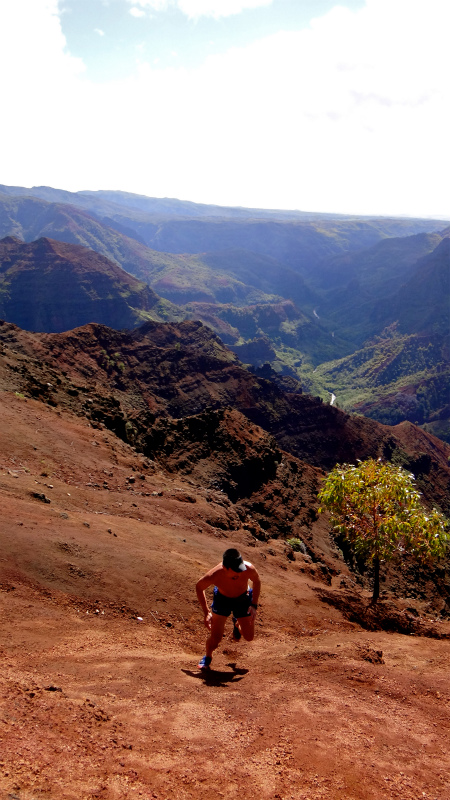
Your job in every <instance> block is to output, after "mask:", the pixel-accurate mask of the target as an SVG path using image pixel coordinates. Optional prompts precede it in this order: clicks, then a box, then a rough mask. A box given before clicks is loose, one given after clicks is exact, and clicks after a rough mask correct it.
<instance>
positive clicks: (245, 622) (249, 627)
mask: <svg viewBox="0 0 450 800" xmlns="http://www.w3.org/2000/svg"><path fill="white" fill-rule="evenodd" d="M237 621H238V625H239V630H240V631H241V633H242V636H243V637H244V639H245V641H246V642H251V641H253V639H254V638H255V618H254V617H253V616H248V617H238V619H237Z"/></svg>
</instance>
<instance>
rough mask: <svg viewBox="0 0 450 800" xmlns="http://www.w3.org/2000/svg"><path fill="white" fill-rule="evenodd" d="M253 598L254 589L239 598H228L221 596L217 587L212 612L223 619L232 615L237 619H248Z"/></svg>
mask: <svg viewBox="0 0 450 800" xmlns="http://www.w3.org/2000/svg"><path fill="white" fill-rule="evenodd" d="M252 597H253V589H249V590H248V591H247V592H244V594H240V595H239V597H226V596H225V595H224V594H220V592H219V590H218V588H217V586H215V587H214V597H213V602H212V606H211V611H213V612H214V614H219V616H221V617H229V616H230V614H231V613H232V614H233V617H236V619H240V618H241V617H248V616H249V608H250V604H251V602H252Z"/></svg>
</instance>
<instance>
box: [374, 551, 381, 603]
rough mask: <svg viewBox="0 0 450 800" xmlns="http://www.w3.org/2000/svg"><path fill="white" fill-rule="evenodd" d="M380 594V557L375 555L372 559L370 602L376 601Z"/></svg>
mask: <svg viewBox="0 0 450 800" xmlns="http://www.w3.org/2000/svg"><path fill="white" fill-rule="evenodd" d="M379 596H380V559H379V557H378V556H375V558H374V559H373V594H372V603H376V602H377V600H378V598H379Z"/></svg>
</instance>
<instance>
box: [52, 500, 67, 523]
mask: <svg viewBox="0 0 450 800" xmlns="http://www.w3.org/2000/svg"><path fill="white" fill-rule="evenodd" d="M49 502H50V500H49ZM59 516H60V517H61V518H62V519H69V515H68V514H66V512H65V511H63V512H62V514H60V515H59Z"/></svg>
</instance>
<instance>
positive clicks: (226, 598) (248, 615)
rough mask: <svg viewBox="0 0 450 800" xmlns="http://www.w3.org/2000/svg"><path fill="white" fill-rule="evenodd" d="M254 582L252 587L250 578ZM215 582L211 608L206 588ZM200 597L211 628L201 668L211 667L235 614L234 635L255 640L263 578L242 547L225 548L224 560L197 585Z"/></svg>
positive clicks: (206, 620) (200, 664) (237, 639)
mask: <svg viewBox="0 0 450 800" xmlns="http://www.w3.org/2000/svg"><path fill="white" fill-rule="evenodd" d="M249 580H250V581H251V582H252V587H253V588H249V586H248V582H249ZM209 586H214V597H213V602H212V605H211V609H209V607H208V604H207V601H206V595H205V589H207V588H208V587H209ZM196 590H197V597H198V600H199V603H200V605H201V607H202V610H203V613H204V615H205V625H206V627H207V628H208V630H209V631H210V634H209V636H208V638H207V640H206V655H204V656H203V658H202V659H201V660H200V662H199V665H198V666H199V668H200V669H209V666H210V664H211V660H212V654H213V652H214V650H215V649H216V648H217V647H218V646H219V644H220V642H221V641H222V638H223V632H224V629H225V623H226V621H227V617H229V616H230V614H232V615H233V638H234V639H235V641H239V639H240V638H241V636H243V637H244V639H245V640H246V641H247V642H251V641H252V639H253V637H254V635H255V617H256V611H257V608H258V599H259V593H260V590H261V581H260V578H259V575H258V573H257V571H256V569H255V567H254V566H253V564H250V562H249V561H244V559H243V558H242V556H241V554H240V552H239V550H236V549H235V548H234V547H230V548H229V549H228V550H225V552H224V554H223V558H222V563H221V564H217V566H216V567H213V568H212V569H210V570H209V572H207V573H206V575H204V576H203V578H200V580H199V581H198V583H197V586H196Z"/></svg>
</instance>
